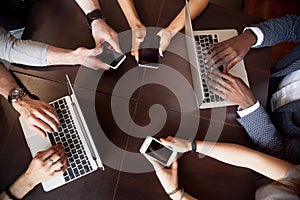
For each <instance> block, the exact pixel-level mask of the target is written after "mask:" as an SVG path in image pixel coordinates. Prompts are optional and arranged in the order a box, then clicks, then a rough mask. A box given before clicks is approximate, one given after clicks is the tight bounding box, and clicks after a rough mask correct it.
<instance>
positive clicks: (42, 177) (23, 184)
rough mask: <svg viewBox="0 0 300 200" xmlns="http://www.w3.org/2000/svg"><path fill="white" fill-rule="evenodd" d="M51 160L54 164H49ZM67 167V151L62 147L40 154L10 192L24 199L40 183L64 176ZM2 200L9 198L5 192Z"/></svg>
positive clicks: (1, 197)
mask: <svg viewBox="0 0 300 200" xmlns="http://www.w3.org/2000/svg"><path fill="white" fill-rule="evenodd" d="M50 158H51V159H52V160H53V161H54V162H53V163H50V162H49V160H50ZM67 167H68V160H67V156H66V154H65V151H64V150H63V148H62V147H61V146H60V145H56V146H53V147H51V148H50V149H48V150H46V151H41V152H38V153H37V154H36V156H35V157H34V158H33V160H32V161H31V163H30V164H29V167H28V168H27V170H26V171H25V172H24V173H23V174H22V175H21V176H19V177H18V178H17V180H16V181H15V182H14V183H13V184H12V185H11V186H10V187H9V188H8V190H9V191H10V193H11V194H12V195H13V196H15V197H17V198H18V199H22V198H23V197H24V196H25V195H26V194H27V193H28V192H29V191H31V190H32V189H33V188H34V187H35V186H36V185H38V184H39V183H41V182H44V181H47V180H49V179H51V178H53V177H54V176H58V175H61V174H63V173H64V171H65V170H66V169H67ZM0 199H1V200H5V199H9V198H8V196H7V195H6V193H5V192H2V193H1V194H0Z"/></svg>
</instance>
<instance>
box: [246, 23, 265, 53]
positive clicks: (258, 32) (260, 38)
mask: <svg viewBox="0 0 300 200" xmlns="http://www.w3.org/2000/svg"><path fill="white" fill-rule="evenodd" d="M246 30H251V31H252V32H253V33H254V34H255V35H256V38H257V41H256V43H255V44H254V45H252V48H255V47H258V46H259V45H261V44H262V42H263V41H264V34H263V32H262V31H261V30H260V29H259V28H257V27H246V28H245V29H244V31H246Z"/></svg>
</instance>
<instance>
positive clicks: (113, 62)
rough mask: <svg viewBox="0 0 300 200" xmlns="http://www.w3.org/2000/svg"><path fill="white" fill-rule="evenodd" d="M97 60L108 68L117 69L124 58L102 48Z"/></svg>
mask: <svg viewBox="0 0 300 200" xmlns="http://www.w3.org/2000/svg"><path fill="white" fill-rule="evenodd" d="M97 58H99V59H100V60H102V61H103V62H104V63H105V64H106V65H108V66H109V67H110V68H113V69H117V68H118V67H119V66H120V64H121V63H122V62H123V61H124V60H125V58H126V56H125V55H124V54H123V55H122V54H120V53H118V52H116V51H113V50H111V49H108V48H106V47H104V48H103V52H102V53H101V54H100V55H98V56H97Z"/></svg>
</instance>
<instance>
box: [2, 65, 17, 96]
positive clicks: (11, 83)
mask: <svg viewBox="0 0 300 200" xmlns="http://www.w3.org/2000/svg"><path fill="white" fill-rule="evenodd" d="M16 87H19V86H18V84H17V82H16V81H15V79H14V78H13V77H12V76H11V74H10V73H9V71H8V70H7V69H6V67H5V66H4V65H3V64H2V63H1V62H0V94H1V95H2V96H4V97H5V98H6V99H7V97H8V94H9V92H10V90H11V89H13V88H16Z"/></svg>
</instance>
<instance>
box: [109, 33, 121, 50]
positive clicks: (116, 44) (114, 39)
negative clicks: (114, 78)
mask: <svg viewBox="0 0 300 200" xmlns="http://www.w3.org/2000/svg"><path fill="white" fill-rule="evenodd" d="M107 42H108V43H109V44H110V45H111V46H112V47H113V48H114V50H115V51H116V52H118V53H120V54H123V52H122V50H121V48H120V43H119V39H118V36H117V35H115V36H113V37H111V38H109V39H108V40H107Z"/></svg>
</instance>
